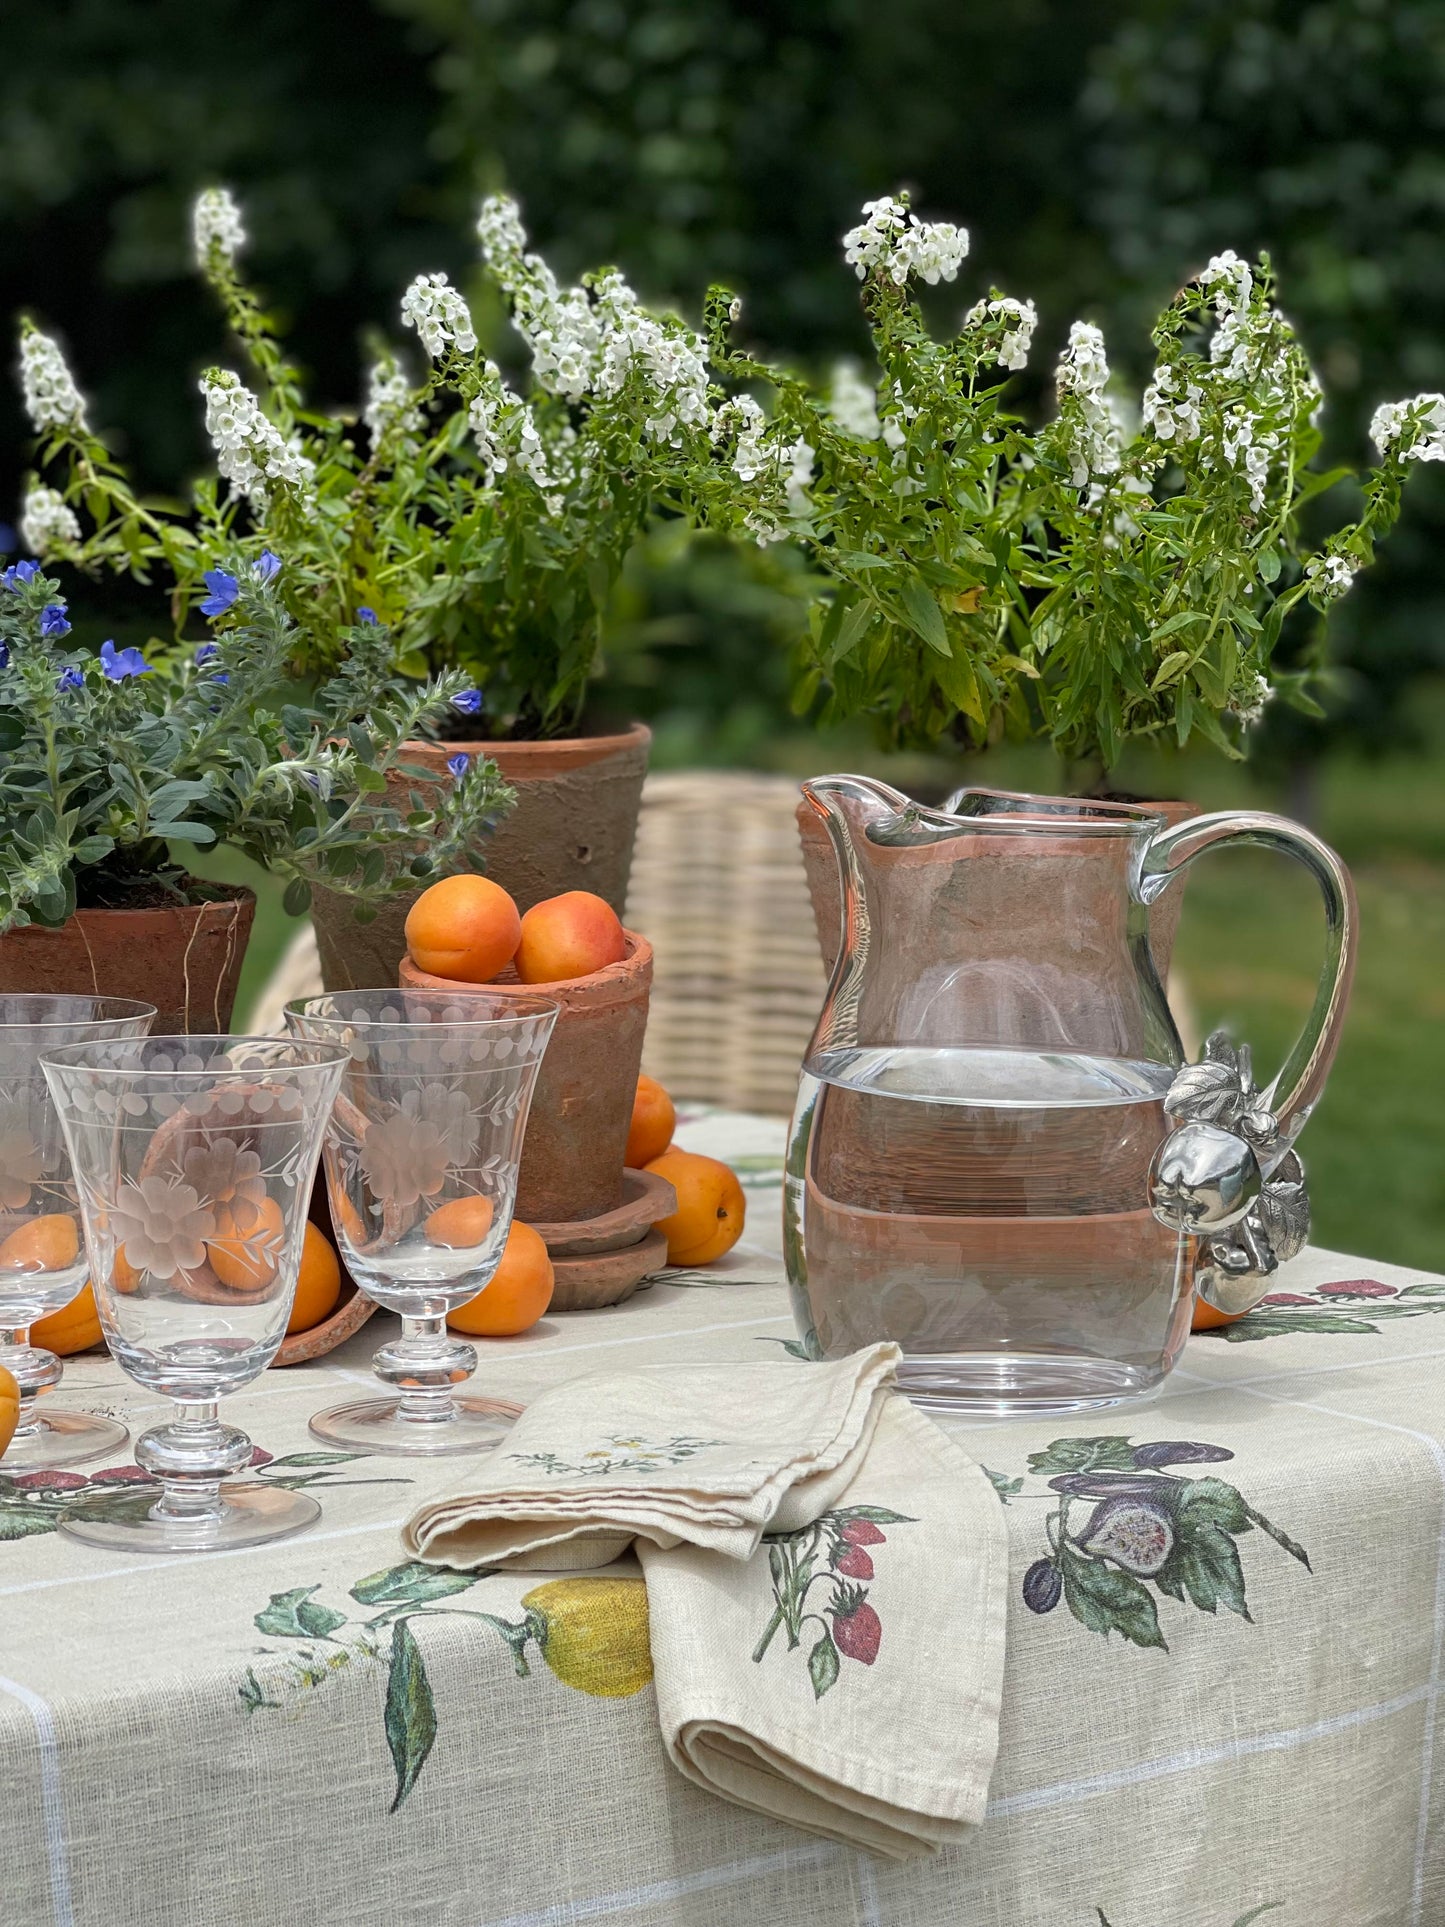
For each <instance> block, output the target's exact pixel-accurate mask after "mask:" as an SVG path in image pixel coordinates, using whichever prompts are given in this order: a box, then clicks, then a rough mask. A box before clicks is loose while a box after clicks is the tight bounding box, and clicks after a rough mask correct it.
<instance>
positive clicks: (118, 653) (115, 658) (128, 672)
mask: <svg viewBox="0 0 1445 1927" xmlns="http://www.w3.org/2000/svg"><path fill="white" fill-rule="evenodd" d="M100 666H101V668H102V670H103V671H104V672H105V676H106V680H107V681H108V682H124V681H125V679H126V677H127V676H148V675H149V674H150V672H151V666H150V664H149V663H148V662H147V661H146V659H145V657H144V656H143V655H142V654H141V652H140V650H139V649H117V648H116V646H115V644H114V643H113V642H103V643H102V644H101V645H100Z"/></svg>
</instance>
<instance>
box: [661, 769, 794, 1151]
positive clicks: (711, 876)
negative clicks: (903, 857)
mask: <svg viewBox="0 0 1445 1927" xmlns="http://www.w3.org/2000/svg"><path fill="white" fill-rule="evenodd" d="M797 801H798V786H797V784H796V782H794V781H793V779H792V778H791V777H786V776H755V775H748V774H744V773H740V772H736V771H728V770H695V771H688V772H685V773H679V774H675V775H671V774H670V775H655V776H649V777H648V779H647V783H646V786H645V787H644V789H643V792H642V819H641V822H640V824H639V826H638V833H637V851H636V855H635V856H634V858H633V864H632V883H631V888H630V890H629V893H628V898H627V921H628V923H629V924H630V925H631V926H632V928H633V929H636V930H644V931H646V933H647V935H648V936H649V938H650V939H651V940H652V948H653V955H654V959H655V966H654V974H653V986H652V1011H651V1016H650V1019H649V1022H648V1027H647V1041H646V1043H645V1045H644V1047H643V1053H642V1065H643V1069H644V1070H645V1071H647V1072H648V1073H649V1075H650V1076H653V1077H655V1078H657V1079H658V1080H659V1081H660V1082H661V1083H662V1084H664V1085H665V1086H666V1087H667V1089H668V1090H669V1091H670V1092H671V1093H672V1095H673V1096H674V1097H676V1098H694V1099H703V1100H706V1101H708V1102H711V1103H715V1104H724V1105H728V1106H730V1107H732V1108H735V1109H738V1110H747V1111H769V1112H774V1113H787V1112H789V1111H791V1110H792V1108H793V1099H794V1098H795V1096H796V1095H797V1084H798V1066H799V1064H800V1063H801V1062H802V1057H803V1052H804V1051H805V1050H806V1049H807V1045H808V1040H809V1038H810V1037H811V1036H812V1033H813V1026H814V1024H815V1023H816V1022H817V1018H818V1011H819V1009H820V1008H821V1006H822V1002H823V990H824V979H823V966H822V963H821V961H820V959H819V956H818V939H817V934H816V932H815V930H814V927H813V913H812V909H811V907H810V905H809V901H808V891H807V884H806V881H805V878H804V875H803V859H802V854H801V852H800V850H799V847H798V831H797V825H796V823H795V822H794V819H793V811H794V809H795V808H796V806H797Z"/></svg>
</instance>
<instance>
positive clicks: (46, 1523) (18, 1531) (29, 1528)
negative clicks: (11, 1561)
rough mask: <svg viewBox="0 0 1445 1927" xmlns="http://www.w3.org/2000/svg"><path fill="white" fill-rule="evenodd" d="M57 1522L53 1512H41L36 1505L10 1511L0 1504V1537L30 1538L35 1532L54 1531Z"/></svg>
mask: <svg viewBox="0 0 1445 1927" xmlns="http://www.w3.org/2000/svg"><path fill="white" fill-rule="evenodd" d="M57 1523H58V1521H57V1518H56V1515H55V1514H54V1513H53V1512H42V1511H41V1510H40V1509H39V1508H38V1507H36V1506H29V1505H27V1506H24V1507H23V1509H22V1508H17V1509H16V1510H15V1511H13V1512H12V1511H10V1510H9V1509H8V1508H7V1507H5V1506H3V1505H0V1539H30V1538H33V1537H34V1536H35V1534H36V1533H37V1532H54V1530H55V1528H56V1525H57Z"/></svg>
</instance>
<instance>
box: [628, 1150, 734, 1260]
mask: <svg viewBox="0 0 1445 1927" xmlns="http://www.w3.org/2000/svg"><path fill="white" fill-rule="evenodd" d="M647 1169H648V1170H649V1171H655V1172H656V1173H657V1175H658V1176H659V1177H660V1178H666V1179H667V1181H668V1183H669V1184H670V1185H671V1186H672V1188H673V1190H674V1191H676V1193H677V1209H676V1211H674V1212H673V1214H672V1216H671V1217H670V1218H663V1219H662V1220H661V1221H660V1222H659V1223H658V1225H657V1229H658V1230H659V1231H660V1232H661V1233H662V1234H663V1236H664V1237H665V1238H666V1239H667V1262H668V1263H669V1264H670V1265H710V1264H711V1263H712V1261H713V1259H714V1258H721V1257H722V1255H723V1253H724V1252H725V1251H731V1250H732V1248H733V1246H734V1245H735V1244H736V1243H737V1241H738V1239H739V1238H740V1237H741V1236H742V1235H743V1224H744V1221H745V1219H746V1216H747V1204H746V1201H745V1200H744V1198H743V1187H742V1186H741V1185H740V1184H739V1183H738V1180H737V1175H736V1173H735V1172H732V1171H730V1170H729V1169H728V1167H727V1166H726V1165H725V1164H724V1163H723V1162H722V1161H721V1160H720V1159H719V1158H709V1157H704V1156H703V1155H702V1154H701V1153H700V1152H698V1151H679V1150H677V1149H675V1148H674V1149H673V1150H670V1151H664V1152H663V1154H662V1156H661V1157H658V1158H654V1159H653V1160H652V1162H651V1163H650V1164H649V1165H648V1166H647Z"/></svg>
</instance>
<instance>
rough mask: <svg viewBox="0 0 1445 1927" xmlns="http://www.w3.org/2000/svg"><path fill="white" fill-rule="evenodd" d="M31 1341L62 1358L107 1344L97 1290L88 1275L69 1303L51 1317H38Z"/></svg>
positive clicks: (52, 1313)
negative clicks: (97, 1308)
mask: <svg viewBox="0 0 1445 1927" xmlns="http://www.w3.org/2000/svg"><path fill="white" fill-rule="evenodd" d="M30 1342H31V1344H32V1345H38V1346H39V1347H40V1349H41V1350H42V1351H44V1352H54V1353H55V1354H56V1356H57V1357H58V1358H69V1357H70V1355H71V1353H72V1352H88V1351H93V1350H94V1349H95V1347H96V1346H97V1345H103V1344H104V1343H105V1333H104V1332H103V1331H102V1330H101V1329H100V1314H99V1312H97V1310H96V1309H95V1293H94V1292H93V1291H92V1290H91V1288H90V1280H89V1279H88V1278H87V1279H86V1281H85V1283H84V1284H83V1285H82V1286H81V1288H80V1290H79V1291H78V1292H77V1293H76V1295H75V1297H74V1298H72V1299H71V1301H70V1303H69V1304H68V1305H62V1306H61V1307H60V1310H59V1311H53V1312H51V1314H50V1316H49V1317H48V1318H37V1319H36V1321H35V1323H34V1324H33V1325H32V1326H31V1327H30Z"/></svg>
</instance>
